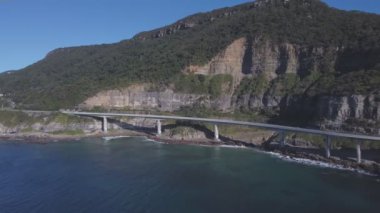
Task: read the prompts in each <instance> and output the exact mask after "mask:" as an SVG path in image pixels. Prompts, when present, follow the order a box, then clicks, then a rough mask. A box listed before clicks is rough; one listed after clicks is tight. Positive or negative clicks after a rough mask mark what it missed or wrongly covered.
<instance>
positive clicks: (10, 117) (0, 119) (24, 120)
mask: <svg viewBox="0 0 380 213" xmlns="http://www.w3.org/2000/svg"><path fill="white" fill-rule="evenodd" d="M38 121H41V119H39V118H36V117H31V116H29V115H28V114H26V113H24V112H19V111H3V110H0V123H1V124H3V125H4V126H7V127H15V126H17V125H20V124H25V125H31V124H33V123H36V122H38Z"/></svg>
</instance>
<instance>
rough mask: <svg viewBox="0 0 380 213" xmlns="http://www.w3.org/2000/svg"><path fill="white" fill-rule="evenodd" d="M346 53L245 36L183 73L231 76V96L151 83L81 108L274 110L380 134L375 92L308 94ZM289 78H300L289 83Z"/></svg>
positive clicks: (98, 98) (106, 95) (379, 110)
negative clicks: (362, 123) (153, 88)
mask: <svg viewBox="0 0 380 213" xmlns="http://www.w3.org/2000/svg"><path fill="white" fill-rule="evenodd" d="M344 51H345V49H344V48H343V47H321V46H300V45H295V44H290V43H280V44H278V43H276V42H272V41H270V40H267V39H260V38H256V39H252V38H240V39H237V40H235V41H234V42H232V43H231V44H230V45H229V46H227V47H226V49H225V50H223V51H222V52H220V53H219V54H217V55H216V56H215V57H214V58H212V59H211V60H210V61H209V62H208V63H206V64H204V65H190V66H188V67H186V68H185V69H183V70H182V72H183V73H184V75H189V74H191V75H205V76H214V75H220V74H227V75H231V76H232V77H233V91H232V92H231V93H223V94H222V95H220V96H219V97H210V95H208V94H195V93H182V92H180V91H176V88H175V87H173V86H169V87H167V88H165V89H163V90H162V91H151V89H150V88H149V85H147V84H142V85H133V86H130V87H128V88H124V89H119V90H108V91H103V92H100V93H98V94H97V95H96V96H94V97H91V98H89V99H87V100H86V101H85V102H84V103H83V104H82V105H81V107H84V108H93V107H103V108H123V109H132V110H141V109H155V110H160V111H176V110H179V109H180V108H181V107H182V106H192V105H195V104H198V105H199V104H201V105H203V106H205V107H208V108H212V109H216V110H221V111H234V110H239V109H246V110H253V111H255V110H257V111H259V110H261V109H273V110H277V111H279V112H280V113H283V114H290V115H292V113H293V114H294V113H296V114H297V113H298V114H299V115H302V116H307V115H312V117H313V118H310V120H313V121H314V120H316V121H318V123H314V124H318V125H319V126H324V127H327V128H341V127H343V126H344V124H345V123H347V122H351V124H350V125H351V127H350V128H352V126H355V125H353V123H352V122H353V120H355V121H358V120H360V121H363V120H364V121H366V123H367V124H370V125H369V126H370V128H369V129H370V130H369V129H360V130H359V131H361V132H368V131H371V132H373V131H375V132H376V131H378V121H379V119H380V100H379V98H378V97H377V96H376V95H374V94H373V93H370V94H351V95H334V96H333V95H316V96H313V95H309V94H308V92H309V90H310V88H312V87H313V85H314V84H316V83H317V81H318V80H319V76H321V75H324V74H325V73H330V72H332V71H333V70H334V69H336V68H337V67H340V66H342V65H341V64H340V63H341V62H340V60H338V59H341V58H342V57H343V56H344V55H345V54H344V53H345V52H344ZM263 76H264V77H263ZM288 76H290V77H292V79H296V80H293V81H289V80H286V79H287V78H286V77H288ZM315 76H317V77H315ZM258 79H259V81H258ZM284 79H285V80H284ZM243 80H244V81H243ZM257 81H258V82H257ZM260 81H265V82H266V83H265V84H264V86H262V88H260V89H258V88H257V87H255V86H256V85H257V84H260ZM246 82H248V84H253V85H250V86H251V87H253V88H254V89H251V90H249V89H248V90H244V89H241V88H242V87H243V86H244V85H243V84H244V83H246ZM255 84H256V85H255ZM293 84H294V85H293ZM379 86H380V85H379ZM294 88H296V89H294ZM350 125H349V126H350ZM346 127H347V126H346Z"/></svg>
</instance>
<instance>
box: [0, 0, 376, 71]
mask: <svg viewBox="0 0 380 213" xmlns="http://www.w3.org/2000/svg"><path fill="white" fill-rule="evenodd" d="M245 2H249V1H248V0H0V27H1V28H0V29H1V30H0V72H1V71H6V70H11V69H20V68H23V67H25V66H27V65H30V64H32V63H34V62H36V61H38V60H40V59H42V58H43V57H44V56H45V55H46V54H47V53H48V52H49V51H51V50H53V49H55V48H58V47H68V46H78V45H88V44H101V43H113V42H117V41H120V40H123V39H127V38H130V37H132V36H133V35H135V34H136V33H138V32H141V31H144V30H151V29H154V28H157V27H161V26H164V25H167V24H170V23H173V22H174V21H176V20H178V19H180V18H183V17H185V16H188V15H191V14H194V13H197V12H205V11H209V10H212V9H217V8H221V7H226V6H233V5H236V4H240V3H245ZM325 2H327V3H328V4H329V5H331V6H333V7H336V8H341V9H346V10H363V11H369V12H373V13H380V0H344V1H343V0H326V1H325Z"/></svg>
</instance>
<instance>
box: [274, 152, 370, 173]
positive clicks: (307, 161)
mask: <svg viewBox="0 0 380 213" xmlns="http://www.w3.org/2000/svg"><path fill="white" fill-rule="evenodd" d="M267 153H269V154H270V155H272V156H274V157H277V158H280V159H282V160H285V161H288V162H293V163H299V164H303V165H307V166H317V167H321V168H329V169H338V170H342V171H350V172H356V173H359V174H364V175H369V176H376V175H375V174H372V173H370V172H367V171H364V170H362V169H355V168H352V167H344V166H342V165H339V164H333V163H327V162H322V161H317V160H311V159H307V158H296V157H290V156H287V155H283V154H280V153H276V152H267Z"/></svg>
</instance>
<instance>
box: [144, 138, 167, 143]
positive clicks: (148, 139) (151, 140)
mask: <svg viewBox="0 0 380 213" xmlns="http://www.w3.org/2000/svg"><path fill="white" fill-rule="evenodd" d="M144 139H145V141H150V142H154V143H163V142H161V141H156V140H153V139H150V138H147V137H145V138H144Z"/></svg>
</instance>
